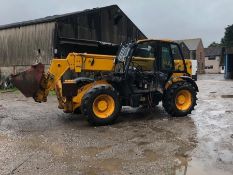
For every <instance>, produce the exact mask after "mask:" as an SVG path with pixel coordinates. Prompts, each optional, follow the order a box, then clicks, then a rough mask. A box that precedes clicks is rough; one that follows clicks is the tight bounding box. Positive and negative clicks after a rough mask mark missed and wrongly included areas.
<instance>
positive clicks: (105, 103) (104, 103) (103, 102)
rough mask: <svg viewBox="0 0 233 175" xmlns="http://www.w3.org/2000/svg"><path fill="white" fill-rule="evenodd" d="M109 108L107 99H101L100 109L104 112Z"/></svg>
mask: <svg viewBox="0 0 233 175" xmlns="http://www.w3.org/2000/svg"><path fill="white" fill-rule="evenodd" d="M107 108H108V103H107V102H106V101H105V100H101V101H99V102H98V109H99V110H100V111H101V112H103V111H105V110H106V109H107Z"/></svg>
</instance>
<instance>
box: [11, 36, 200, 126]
mask: <svg viewBox="0 0 233 175" xmlns="http://www.w3.org/2000/svg"><path fill="white" fill-rule="evenodd" d="M191 70H192V65H191V61H190V60H185V59H184V58H183V54H182V51H181V49H180V47H179V45H178V44H177V43H175V42H173V41H168V40H140V41H137V42H130V43H123V44H122V45H121V46H120V48H119V51H118V54H117V55H116V56H111V55H96V54H86V53H70V54H69V55H68V56H67V58H65V59H56V58H54V59H53V60H52V62H51V65H50V68H49V70H48V72H47V73H45V72H44V65H42V64H41V63H40V64H37V65H33V66H32V67H31V68H30V69H29V70H26V71H24V72H21V73H19V74H16V75H13V76H12V82H13V84H14V85H15V86H16V87H17V88H18V89H19V90H20V91H21V92H22V93H23V94H24V95H25V96H26V97H33V98H34V100H35V101H36V102H46V100H47V96H48V93H49V91H50V90H51V89H55V91H56V95H57V99H58V103H59V105H58V107H59V108H60V109H63V111H64V112H66V113H73V112H78V111H79V112H80V113H82V114H83V115H85V116H87V119H88V121H89V122H90V123H91V124H93V125H106V124H111V123H113V122H114V121H115V120H116V119H117V116H118V114H119V112H120V110H121V107H122V106H131V107H139V106H144V107H149V108H153V107H155V106H156V105H158V104H159V102H160V101H162V104H163V107H164V109H165V110H166V112H167V113H169V114H170V115H171V116H175V117H179V116H186V115H187V114H190V113H191V111H192V110H193V109H194V106H195V105H196V100H197V97H196V94H197V92H198V87H197V85H196V83H195V81H194V80H193V79H192V78H191V75H192V72H191ZM67 71H72V72H75V73H77V75H78V76H77V78H76V79H72V80H67V79H65V80H64V78H62V77H63V75H64V74H65V73H66V72H67Z"/></svg>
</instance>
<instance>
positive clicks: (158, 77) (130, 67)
mask: <svg viewBox="0 0 233 175" xmlns="http://www.w3.org/2000/svg"><path fill="white" fill-rule="evenodd" d="M177 59H180V60H183V64H184V65H183V66H181V67H180V68H179V70H177V69H176V68H175V62H174V60H177ZM176 72H177V73H185V72H186V66H185V61H184V58H183V55H182V52H181V50H180V47H179V45H178V44H177V43H175V42H172V41H163V40H162V41H161V40H142V41H138V42H133V43H127V44H123V45H122V46H121V47H120V49H119V52H118V55H117V57H116V67H115V73H116V74H117V73H120V74H121V76H122V75H123V76H122V77H124V81H122V82H121V87H120V89H122V90H121V93H122V94H124V95H125V96H128V95H130V94H134V96H136V97H137V95H135V94H138V96H140V97H141V96H143V94H144V95H145V96H148V94H152V96H154V95H155V96H156V98H154V97H152V98H153V99H158V100H161V99H160V97H161V96H162V94H163V91H164V90H165V84H166V83H167V81H168V80H169V78H170V77H171V76H172V75H173V73H176ZM134 101H137V100H134Z"/></svg>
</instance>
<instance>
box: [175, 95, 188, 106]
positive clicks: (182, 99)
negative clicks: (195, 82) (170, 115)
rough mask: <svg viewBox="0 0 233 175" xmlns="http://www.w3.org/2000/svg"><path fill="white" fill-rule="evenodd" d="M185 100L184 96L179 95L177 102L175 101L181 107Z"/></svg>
mask: <svg viewBox="0 0 233 175" xmlns="http://www.w3.org/2000/svg"><path fill="white" fill-rule="evenodd" d="M185 100H186V99H185V96H184V95H179V97H178V100H177V101H178V103H179V104H181V105H182V104H184V103H185Z"/></svg>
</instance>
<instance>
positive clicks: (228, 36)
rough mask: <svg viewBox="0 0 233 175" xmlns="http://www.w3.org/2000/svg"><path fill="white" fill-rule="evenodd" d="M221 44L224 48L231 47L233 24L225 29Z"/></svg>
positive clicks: (232, 45) (232, 44) (232, 42)
mask: <svg viewBox="0 0 233 175" xmlns="http://www.w3.org/2000/svg"><path fill="white" fill-rule="evenodd" d="M221 43H222V44H223V45H224V46H226V47H233V24H232V25H228V26H227V27H226V28H225V35H224V37H223V38H222V40H221Z"/></svg>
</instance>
